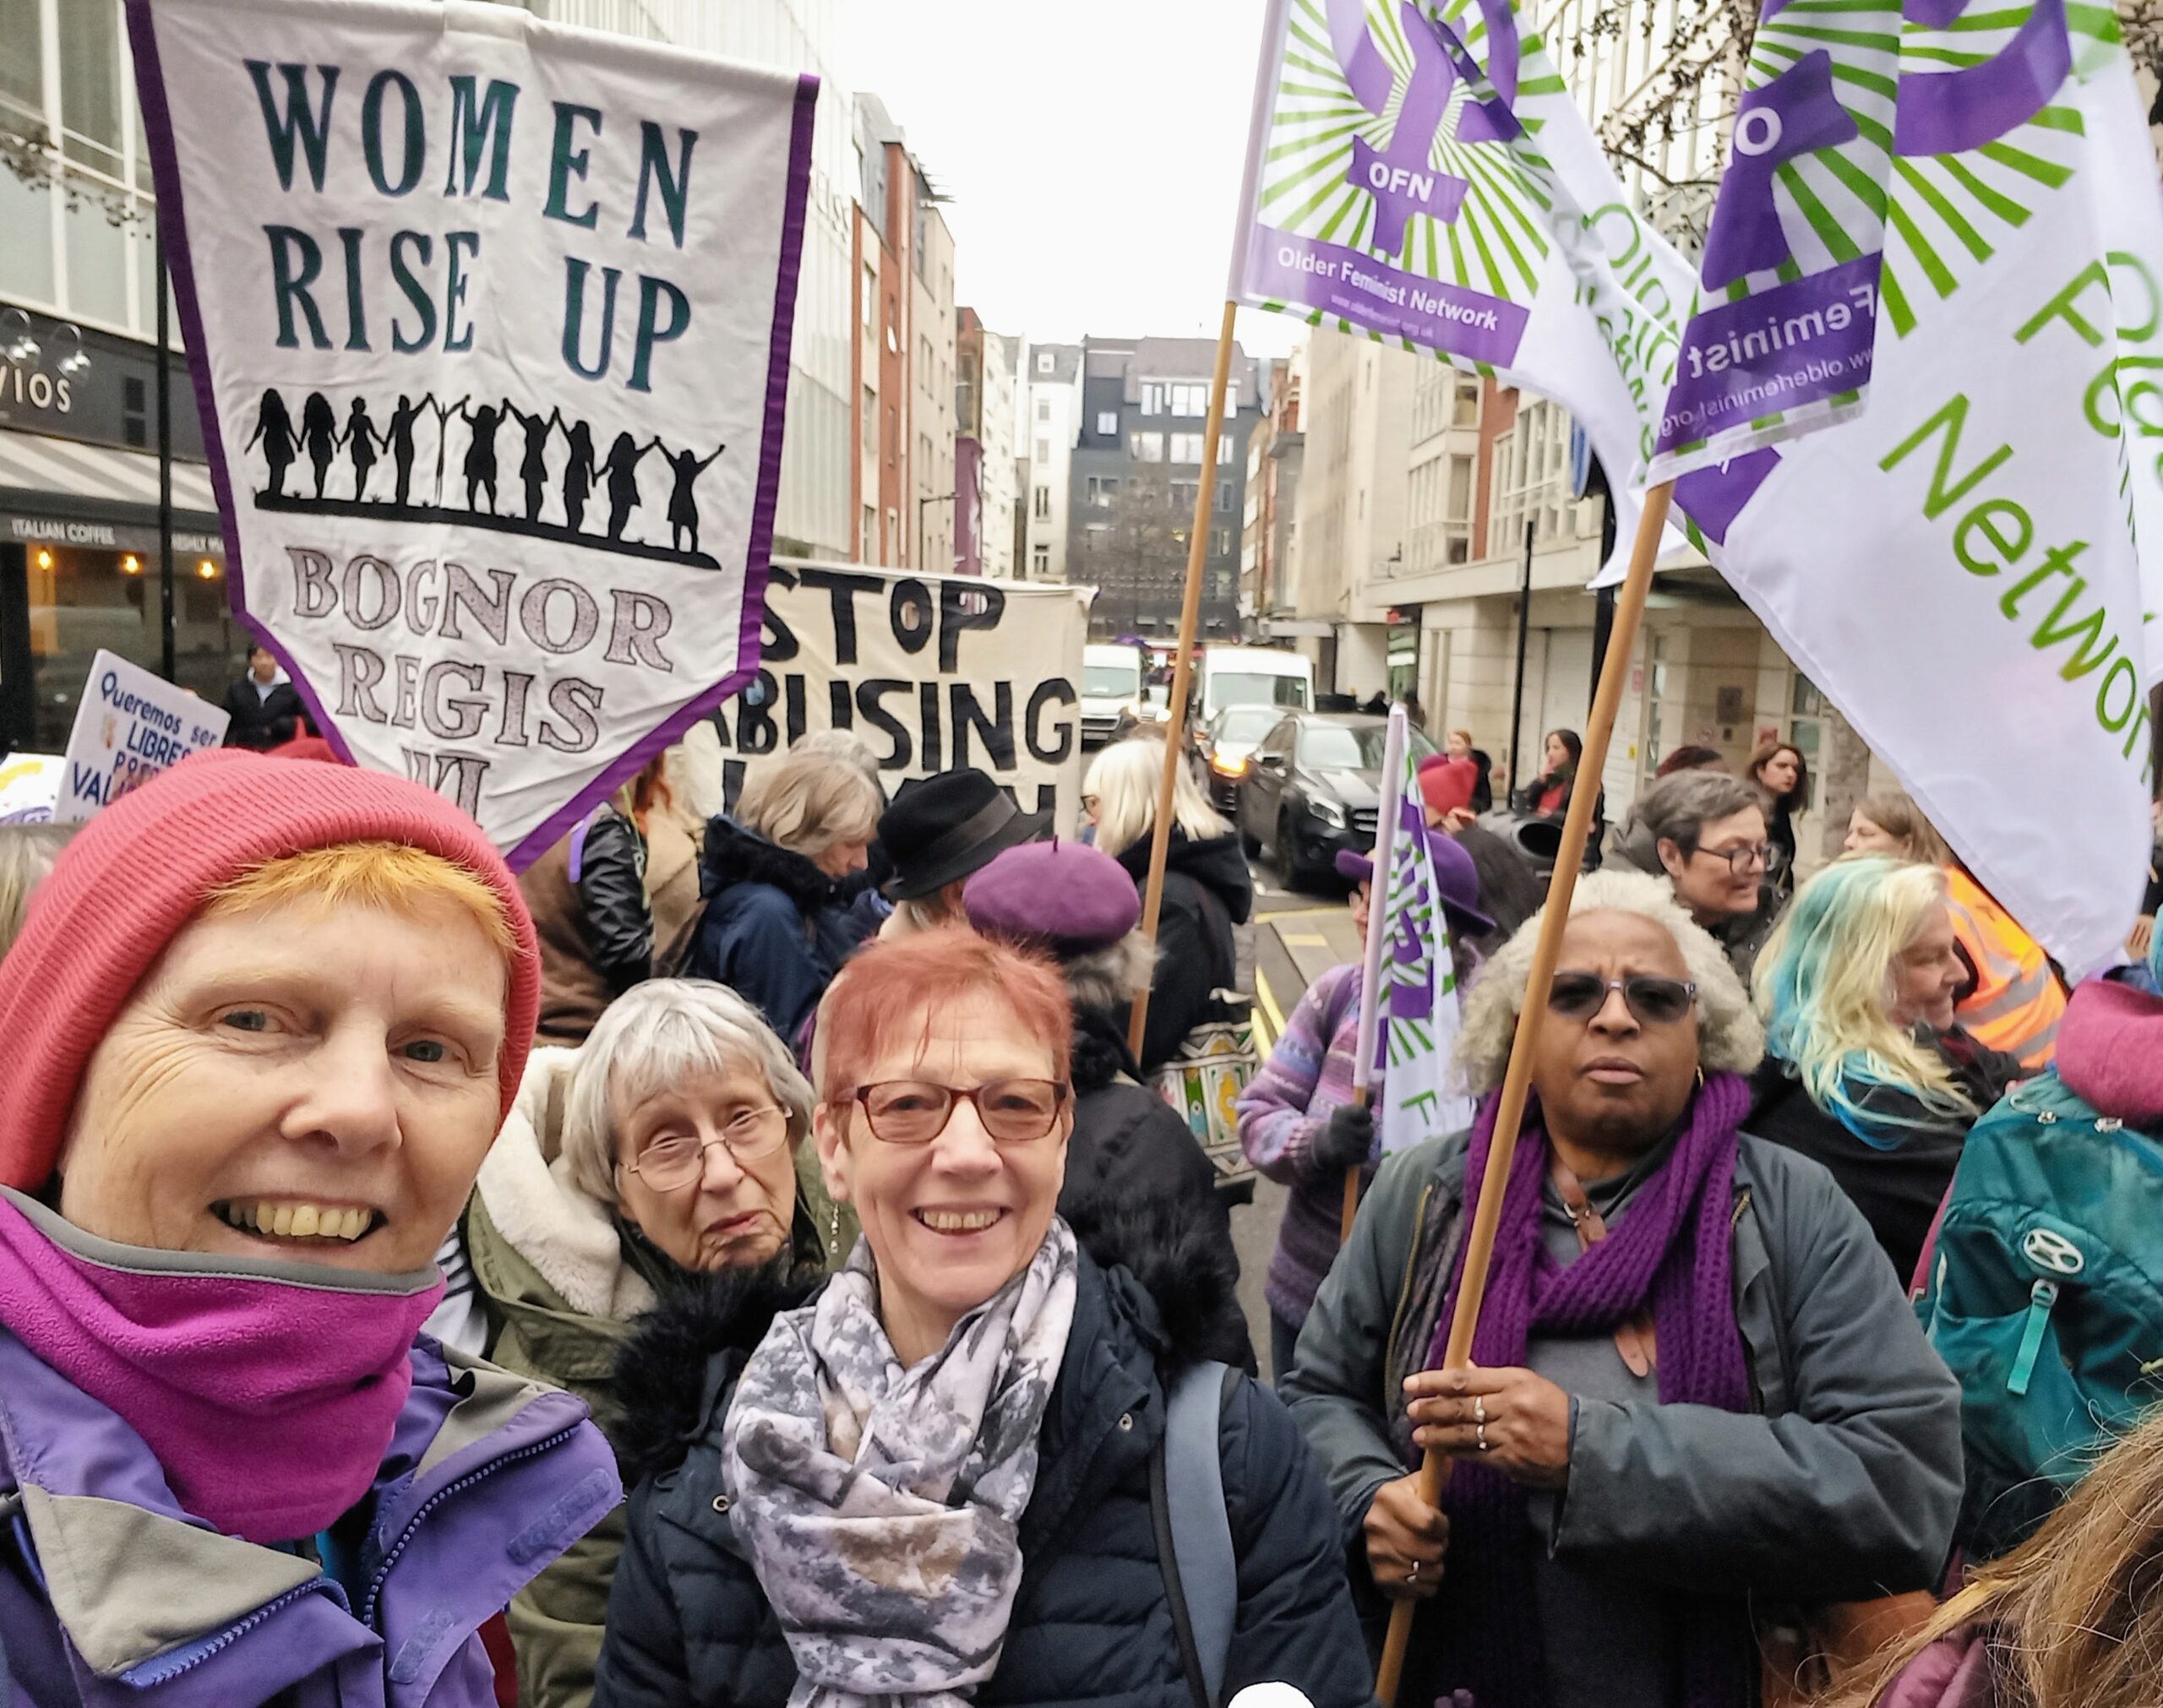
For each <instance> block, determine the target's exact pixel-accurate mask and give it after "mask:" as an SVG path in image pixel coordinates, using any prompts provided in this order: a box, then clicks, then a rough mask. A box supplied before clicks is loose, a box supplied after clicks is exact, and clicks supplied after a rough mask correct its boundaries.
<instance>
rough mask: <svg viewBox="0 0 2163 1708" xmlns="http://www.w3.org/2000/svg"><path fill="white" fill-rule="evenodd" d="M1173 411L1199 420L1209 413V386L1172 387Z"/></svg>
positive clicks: (1175, 413)
mask: <svg viewBox="0 0 2163 1708" xmlns="http://www.w3.org/2000/svg"><path fill="white" fill-rule="evenodd" d="M1171 393H1172V413H1173V414H1174V415H1183V416H1189V417H1190V418H1192V419H1196V420H1199V419H1200V418H1201V416H1206V415H1207V414H1208V413H1209V388H1208V387H1207V386H1206V385H1200V384H1196V385H1175V386H1174V387H1172V388H1171Z"/></svg>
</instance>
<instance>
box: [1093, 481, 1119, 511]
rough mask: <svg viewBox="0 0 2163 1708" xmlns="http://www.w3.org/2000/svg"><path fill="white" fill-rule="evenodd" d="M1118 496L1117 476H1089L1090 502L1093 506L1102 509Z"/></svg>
mask: <svg viewBox="0 0 2163 1708" xmlns="http://www.w3.org/2000/svg"><path fill="white" fill-rule="evenodd" d="M1118 496H1119V476H1117V475H1092V476H1089V502H1090V503H1091V504H1092V505H1093V506H1095V507H1097V508H1098V509H1102V508H1103V506H1104V505H1106V504H1109V503H1111V501H1112V500H1113V499H1114V498H1117V497H1118Z"/></svg>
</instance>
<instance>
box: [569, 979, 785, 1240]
mask: <svg viewBox="0 0 2163 1708" xmlns="http://www.w3.org/2000/svg"><path fill="white" fill-rule="evenodd" d="M744 1069H750V1070H752V1071H754V1072H755V1073H757V1074H760V1077H762V1078H763V1079H764V1080H765V1082H766V1090H767V1091H770V1092H771V1093H772V1095H773V1099H774V1101H775V1102H776V1103H778V1104H780V1105H781V1108H782V1113H783V1114H785V1115H786V1116H787V1118H788V1142H789V1146H790V1148H791V1149H792V1150H793V1149H794V1148H795V1147H796V1146H797V1145H800V1144H802V1143H803V1141H804V1134H806V1133H808V1132H809V1131H810V1130H811V1085H810V1082H809V1080H806V1079H805V1078H804V1075H803V1074H801V1073H799V1072H798V1070H797V1066H796V1058H795V1057H794V1056H793V1055H791V1054H790V1053H789V1051H788V1047H787V1045H785V1044H784V1043H782V1041H781V1040H780V1039H779V1038H777V1037H776V1036H774V1032H773V1029H772V1028H771V1026H769V1025H767V1024H766V1023H765V1020H761V1019H760V1016H759V1011H758V1010H757V1009H755V1008H753V1007H752V1006H751V1004H749V1003H747V1002H746V1001H744V998H742V997H740V996H738V995H737V994H736V993H735V992H734V991H733V990H731V989H729V987H727V985H722V984H711V983H708V982H706V981H704V980H702V979H687V978H651V979H648V980H647V981H646V982H645V983H644V984H639V985H634V986H632V987H631V988H630V989H629V990H628V991H626V992H625V993H624V994H623V995H622V996H620V997H618V998H616V1000H615V1001H614V1002H613V1003H611V1004H609V1005H608V1009H607V1012H606V1013H605V1014H602V1016H601V1018H600V1020H598V1021H597V1022H596V1023H595V1025H594V1028H593V1030H592V1031H591V1032H590V1033H588V1034H587V1035H586V1042H584V1043H583V1044H581V1045H580V1046H579V1051H578V1062H577V1064H576V1065H575V1067H573V1068H572V1069H571V1083H570V1089H569V1092H568V1093H567V1094H566V1096H565V1097H564V1153H563V1154H564V1166H565V1167H567V1168H568V1169H569V1171H570V1177H571V1184H572V1185H574V1186H575V1187H576V1188H577V1189H579V1190H580V1192H583V1193H585V1194H586V1196H587V1197H589V1198H591V1199H593V1200H594V1201H595V1202H597V1203H599V1204H607V1205H613V1204H616V1203H618V1202H619V1201H620V1199H619V1197H618V1194H617V1191H616V1111H617V1109H618V1107H631V1108H635V1107H638V1105H640V1103H642V1102H644V1101H646V1099H647V1098H649V1097H651V1096H653V1095H654V1094H655V1093H656V1092H657V1091H663V1090H666V1089H667V1087H669V1086H672V1085H680V1084H681V1083H682V1082H683V1081H684V1080H687V1079H689V1078H691V1077H692V1076H694V1075H696V1074H728V1073H736V1072H740V1071H742V1070H744Z"/></svg>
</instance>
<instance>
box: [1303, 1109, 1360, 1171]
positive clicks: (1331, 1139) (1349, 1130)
mask: <svg viewBox="0 0 2163 1708" xmlns="http://www.w3.org/2000/svg"><path fill="white" fill-rule="evenodd" d="M1374 1148H1375V1118H1374V1116H1373V1115H1372V1114H1371V1113H1370V1112H1369V1111H1368V1110H1367V1109H1365V1107H1362V1106H1361V1105H1359V1104H1358V1103H1346V1104H1343V1106H1341V1107H1338V1108H1335V1109H1332V1110H1331V1111H1330V1112H1329V1119H1328V1120H1327V1122H1325V1123H1323V1125H1322V1129H1321V1132H1319V1133H1317V1134H1315V1137H1314V1144H1313V1145H1312V1146H1311V1147H1310V1149H1311V1153H1312V1155H1313V1156H1314V1159H1315V1167H1317V1168H1319V1169H1321V1170H1322V1171H1323V1172H1327V1173H1335V1174H1343V1173H1344V1172H1347V1171H1348V1170H1349V1169H1354V1168H1357V1167H1359V1166H1360V1165H1361V1164H1362V1163H1364V1162H1365V1161H1366V1160H1367V1157H1368V1156H1369V1155H1370V1153H1371V1152H1372V1151H1373V1150H1374Z"/></svg>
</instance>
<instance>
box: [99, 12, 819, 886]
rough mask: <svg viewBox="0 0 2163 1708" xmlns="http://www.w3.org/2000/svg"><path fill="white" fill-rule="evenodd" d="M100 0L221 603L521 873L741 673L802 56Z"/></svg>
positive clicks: (789, 245) (349, 740)
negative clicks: (744, 56)
mask: <svg viewBox="0 0 2163 1708" xmlns="http://www.w3.org/2000/svg"><path fill="white" fill-rule="evenodd" d="M128 16H129V22H130V27H131V32H132V35H133V46H134V52H135V60H136V68H137V73H138V83H139V89H140V90H141V95H142V104H143V112H144V121H145V124H146V127H147V130H148V133H149V136H150V144H151V150H152V158H153V161H154V164H155V170H156V176H157V188H158V195H159V202H160V206H161V209H162V210H163V211H164V213H165V215H166V220H167V222H168V223H167V232H168V237H169V238H170V239H171V241H172V256H173V281H174V286H175V290H176V293H177V297H178V301H179V305H180V312H181V315H182V324H183V329H184V330H185V332H186V335H187V338H188V344H189V345H190V347H191V349H192V350H193V351H194V352H195V353H196V355H197V356H198V360H197V361H196V362H195V363H194V365H193V371H194V374H195V380H196V385H197V389H198V394H199V404H200V405H201V411H202V415H203V419H204V427H205V433H206V438H208V440H209V442H210V445H209V448H210V457H211V466H212V469H213V471H214V474H215V477H216V481H217V488H218V498H219V503H220V506H221V509H222V511H223V513H224V517H225V526H226V541H227V542H228V543H229V545H230V546H231V547H232V548H233V549H234V551H235V552H236V553H237V562H236V563H235V565H234V571H233V574H232V578H231V585H232V590H233V597H234V599H235V601H236V603H237V605H238V606H239V607H240V608H241V611H242V615H243V616H244V617H247V618H248V620H249V622H250V623H252V624H253V626H254V627H255V628H257V629H259V631H261V632H262V633H263V634H265V635H267V636H268V637H269V639H270V641H271V643H272V645H273V649H274V650H275V651H276V652H277V653H278V655H279V656H280V658H281V660H282V661H283V662H284V663H285V665H286V668H287V670H288V671H289V672H291V676H292V678H293V681H294V683H295V684H296V686H297V687H298V688H299V689H300V692H301V694H302V697H303V699H306V700H307V701H308V703H309V704H310V706H311V708H312V709H313V711H314V712H315V714H316V715H317V718H318V721H319V725H320V726H321V727H322V728H323V730H324V733H325V735H327V736H329V737H330V739H331V740H332V741H333V742H334V743H335V744H336V745H337V746H339V747H341V748H343V749H345V750H346V753H348V754H349V755H350V756H351V758H352V759H355V760H356V761H357V762H358V763H360V764H365V765H368V766H371V767H373V768H374V769H377V770H388V771H395V772H398V773H400V774H402V775H407V776H411V777H412V778H414V779H416V780H417V781H420V782H422V783H424V784H426V785H428V786H429V787H431V788H433V789H436V790H438V791H440V792H441V793H443V794H444V795H446V796H448V797H450V798H452V799H454V800H455V801H456V802H458V803H459V804H460V806H461V807H463V808H465V809H466V811H467V812H469V813H472V814H473V816H474V817H475V818H476V819H478V820H479V821H480V823H481V824H482V827H483V828H484V829H486V830H488V833H489V835H491V836H492V837H493V840H495V842H496V843H497V845H498V846H499V847H501V848H502V849H504V851H505V852H506V854H507V855H508V856H509V858H510V860H511V862H512V863H513V865H514V866H522V865H524V864H525V863H526V862H529V861H531V859H533V858H534V857H537V855H538V854H539V853H540V852H541V851H542V850H543V849H544V848H546V847H547V846H548V845H549V844H550V843H551V842H553V841H554V840H556V839H557V838H558V836H559V835H562V834H563V832H564V830H566V829H568V828H569V825H570V824H572V823H573V822H575V819H576V818H577V816H578V815H579V813H581V812H582V811H583V810H585V808H586V806H587V805H588V804H589V803H591V802H592V801H594V800H596V799H597V798H598V797H601V796H602V795H605V794H606V793H607V792H608V791H611V790H612V789H613V788H614V787H615V786H617V785H618V784H619V783H620V782H621V781H624V779H625V778H626V777H628V776H629V775H631V774H632V773H634V772H635V771H636V770H637V769H638V768H639V767H640V765H641V764H644V763H645V762H646V759H648V758H650V757H651V755H652V754H653V753H656V752H657V751H658V750H659V749H660V748H662V747H663V746H665V745H667V743H668V742H671V741H673V739H674V738H675V737H677V736H678V734H679V733H681V732H682V731H683V730H684V729H685V728H687V727H688V726H689V725H690V724H691V723H692V722H693V721H695V720H696V719H697V718H699V717H700V715H704V714H705V713H706V712H707V711H709V710H711V709H712V708H713V707H714V706H715V705H716V704H719V703H720V701H721V700H722V699H724V698H726V697H727V695H728V694H733V692H734V691H735V690H736V688H738V687H739V686H740V685H741V684H742V683H744V681H745V680H746V679H747V678H748V677H749V676H750V674H751V672H753V671H755V668H756V666H757V664H758V658H759V639H760V623H761V611H762V607H763V601H764V594H765V575H766V558H767V552H768V548H769V544H770V541H771V531H772V525H773V510H774V501H775V492H776V484H777V481H778V477H779V471H780V463H781V441H782V406H783V400H784V399H785V397H786V394H787V379H788V340H789V326H790V320H791V315H792V313H793V307H794V300H795V291H796V275H797V264H798V249H799V245H800V240H801V236H802V231H803V221H804V201H805V192H806V188H807V184H808V180H809V164H810V143H811V122H812V112H813V105H814V101H815V95H816V84H815V81H814V79H810V78H809V77H802V78H799V77H797V76H793V75H788V74H783V73H773V72H767V71H763V70H759V69H755V68H748V67H744V66H739V65H734V64H730V63H723V62H721V61H716V60H713V59H710V58H706V57H700V56H697V55H693V54H689V53H685V52H680V51H678V50H674V49H671V48H667V47H662V46H652V45H650V44H646V43H643V42H635V41H627V40H624V39H622V38H618V37H615V36H607V35H596V34H591V33H589V32H586V31H581V30H570V29H567V28H564V27H562V26H559V25H555V24H547V23H543V22H541V21H539V20H538V19H535V18H533V17H532V16H531V15H530V14H528V13H526V12H525V11H523V10H521V9H520V8H516V7H511V6H499V5H479V4H466V3H458V0H453V3H449V4H440V5H439V4H406V3H390V0H130V3H129V8H128Z"/></svg>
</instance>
